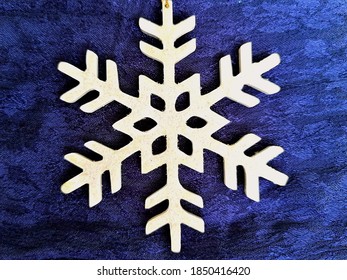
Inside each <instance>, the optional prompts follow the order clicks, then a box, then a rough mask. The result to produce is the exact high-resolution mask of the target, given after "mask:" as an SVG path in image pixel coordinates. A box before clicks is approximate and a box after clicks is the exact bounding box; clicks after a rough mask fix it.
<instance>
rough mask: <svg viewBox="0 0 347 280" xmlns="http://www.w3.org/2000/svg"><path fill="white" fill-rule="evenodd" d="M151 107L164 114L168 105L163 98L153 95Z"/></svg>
mask: <svg viewBox="0 0 347 280" xmlns="http://www.w3.org/2000/svg"><path fill="white" fill-rule="evenodd" d="M151 106H152V107H153V108H154V109H157V110H159V111H162V112H164V111H165V107H166V104H165V101H164V99H163V98H161V97H159V96H157V95H155V94H152V95H151Z"/></svg>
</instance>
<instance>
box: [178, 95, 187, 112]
mask: <svg viewBox="0 0 347 280" xmlns="http://www.w3.org/2000/svg"><path fill="white" fill-rule="evenodd" d="M189 105H190V97H189V92H184V93H182V94H181V95H180V96H178V97H177V99H176V104H175V108H176V111H177V112H181V111H183V110H185V109H187V108H188V107H189Z"/></svg>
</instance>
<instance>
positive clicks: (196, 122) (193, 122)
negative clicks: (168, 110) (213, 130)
mask: <svg viewBox="0 0 347 280" xmlns="http://www.w3.org/2000/svg"><path fill="white" fill-rule="evenodd" d="M206 124H207V121H205V120H204V119H202V118H200V117H196V116H194V117H191V118H190V119H189V120H187V125H188V126H189V127H191V128H203V127H204V126H205V125H206Z"/></svg>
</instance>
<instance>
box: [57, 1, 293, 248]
mask: <svg viewBox="0 0 347 280" xmlns="http://www.w3.org/2000/svg"><path fill="white" fill-rule="evenodd" d="M162 2H163V6H162V15H163V24H162V25H161V26H159V25H156V24H154V23H152V22H150V21H148V20H146V19H143V18H140V20H139V25H140V28H141V30H142V31H143V32H144V33H146V34H148V35H150V36H153V37H155V38H157V39H159V40H161V42H162V44H163V48H162V49H158V48H156V47H154V46H151V45H149V44H147V43H145V42H142V41H141V42H140V49H141V51H142V52H143V53H144V54H145V55H147V56H148V57H150V58H153V59H155V60H157V61H159V62H161V63H162V64H163V71H164V82H163V83H162V84H159V83H157V82H155V81H153V80H151V79H150V78H148V77H146V76H143V75H140V76H139V97H133V96H131V95H128V94H126V93H124V92H122V91H121V89H120V88H119V82H118V73H117V65H116V63H115V62H113V61H111V60H108V61H107V64H106V67H107V79H106V81H102V80H100V79H99V78H98V57H97V55H96V54H95V53H93V52H92V51H89V50H88V51H87V54H86V70H85V71H82V70H80V69H78V68H76V67H75V66H72V65H71V64H69V63H66V62H61V63H59V66H58V69H59V70H60V71H61V72H63V73H65V74H66V75H68V76H70V77H72V78H74V79H75V80H77V81H79V82H80V83H79V85H78V86H76V87H75V88H73V89H71V90H70V91H68V92H66V93H65V94H63V95H62V96H61V99H62V100H63V101H65V102H68V103H73V102H76V101H77V100H79V99H80V98H82V97H83V96H84V95H86V94H87V93H88V92H90V91H93V90H96V91H98V92H99V96H98V97H97V98H96V99H94V100H92V101H90V102H88V103H86V104H84V105H83V106H81V110H82V111H84V112H87V113H93V112H95V111H96V110H98V109H99V108H101V107H103V106H105V105H107V104H109V103H111V102H112V101H117V102H119V103H121V104H123V105H125V106H126V107H128V108H130V109H131V113H130V114H129V115H127V116H126V117H125V118H123V119H121V120H119V121H117V122H116V123H115V124H114V125H113V127H114V128H115V129H117V130H119V131H122V132H124V133H126V134H127V135H129V136H130V137H131V138H132V141H131V142H130V143H129V144H127V145H125V146H124V147H123V148H121V149H118V150H113V149H111V148H109V147H106V146H105V145H103V144H100V143H98V142H95V141H90V142H87V143H85V146H86V147H87V148H88V149H90V150H92V151H94V152H96V153H98V154H99V155H101V156H102V160H100V161H91V160H89V159H88V158H86V157H84V156H82V155H80V154H77V153H70V154H67V155H66V156H65V159H66V160H67V161H69V162H71V163H73V164H74V165H76V166H78V167H80V168H81V169H82V172H81V173H80V174H78V175H77V176H75V177H73V178H72V179H70V180H69V181H67V182H66V183H65V184H63V185H62V192H63V193H66V194H68V193H71V192H73V191H74V190H76V189H78V188H81V187H82V186H84V185H86V184H87V185H88V186H89V206H90V207H93V206H95V205H96V204H98V203H99V202H100V201H101V200H102V185H101V178H102V174H103V173H104V172H105V171H109V172H110V178H111V191H112V193H115V192H117V191H119V190H120V188H121V166H122V162H123V161H124V160H125V159H126V158H128V157H129V156H130V155H132V154H134V153H136V152H138V151H140V152H141V172H142V173H143V174H144V173H148V172H150V171H152V170H154V169H156V168H158V167H160V166H163V165H166V171H167V183H166V185H165V186H163V187H162V188H161V189H159V190H158V191H156V192H155V193H153V194H152V195H150V196H149V197H148V198H147V199H146V202H145V208H146V209H149V208H152V207H154V206H156V205H157V204H159V203H161V202H163V201H164V200H168V202H169V206H168V208H167V210H165V211H164V212H163V213H161V214H159V215H157V216H155V217H153V218H152V219H150V220H149V221H148V223H147V225H146V234H150V233H152V232H154V231H156V230H157V229H159V228H161V227H163V226H164V225H167V224H169V226H170V235H171V250H172V251H173V252H179V251H180V250H181V224H185V225H187V226H189V227H191V228H193V229H195V230H197V231H200V232H204V221H203V220H202V219H201V218H200V217H198V216H196V215H193V214H192V213H189V212H188V211H186V210H185V209H183V207H182V206H181V203H180V201H181V200H185V201H187V202H189V203H192V204H194V205H196V206H198V207H200V208H202V207H203V200H202V198H201V197H200V196H199V195H197V194H195V193H192V192H190V191H188V190H186V189H185V188H184V187H183V186H182V185H181V183H180V180H179V175H178V170H179V165H181V164H182V165H185V166H187V167H189V168H192V169H194V170H196V171H198V172H204V162H203V151H204V149H208V150H210V151H212V152H215V153H217V154H219V155H220V156H221V157H222V158H223V160H224V174H225V175H224V183H225V185H226V186H227V187H228V188H230V189H232V190H236V189H237V176H236V174H237V171H236V170H237V166H242V167H243V168H244V170H245V194H246V195H247V197H249V198H250V199H252V200H255V201H259V178H260V177H262V178H265V179H267V180H269V181H271V182H273V183H275V184H278V185H281V186H284V185H285V184H286V182H287V180H288V177H287V176H286V175H285V174H283V173H281V172H279V171H277V170H275V169H273V168H272V167H270V166H268V165H267V164H268V162H269V161H270V160H272V159H273V158H275V157H277V156H278V155H279V154H281V153H282V152H283V149H282V148H281V147H278V146H270V147H267V148H266V149H264V150H262V151H260V152H259V153H257V154H255V155H253V156H247V155H246V154H245V151H246V150H247V149H249V148H250V147H252V146H253V145H254V144H256V143H257V142H259V141H260V140H261V138H260V137H258V136H256V135H254V134H247V135H245V136H244V137H242V138H241V139H240V140H239V141H238V142H236V143H235V144H233V145H227V144H224V143H221V142H219V141H217V140H216V139H214V138H212V136H211V135H212V134H213V133H215V132H216V131H218V130H219V129H220V128H222V127H223V126H225V125H226V124H228V123H229V121H228V120H227V119H225V118H224V117H222V116H220V115H219V114H217V113H216V112H214V111H212V110H211V106H212V105H214V104H215V103H216V102H218V101H219V100H221V99H223V98H229V99H230V100H232V101H235V102H237V103H239V104H242V105H244V106H246V107H254V106H256V105H257V104H258V103H259V99H258V98H256V97H254V96H252V95H250V94H248V93H245V92H243V91H242V89H243V87H244V86H245V85H247V86H250V87H252V88H254V89H257V90H259V91H261V92H263V93H265V94H275V93H277V92H278V91H279V90H280V88H279V87H278V86H277V85H275V84H273V83H272V82H270V81H268V80H266V79H264V78H262V74H263V73H265V72H267V71H269V70H270V69H272V68H274V67H275V66H277V65H278V64H279V63H280V57H279V55H278V54H272V55H270V56H268V57H266V58H265V59H263V60H261V61H260V62H257V63H254V62H253V61H252V47H251V43H246V44H244V45H242V46H241V48H240V49H239V56H240V60H239V63H240V73H239V74H238V75H234V74H233V70H232V62H231V58H230V56H229V55H228V56H224V57H223V58H221V60H220V85H219V87H218V88H216V89H215V90H213V91H211V92H210V93H208V94H204V95H202V94H201V92H200V75H199V74H194V75H192V76H191V77H190V78H188V79H186V80H185V81H183V82H181V83H176V82H175V64H176V63H177V62H179V61H180V60H182V59H183V58H185V57H186V56H188V55H189V54H191V53H193V52H194V51H195V49H196V41H195V39H192V40H190V41H188V42H187V43H185V44H183V45H182V46H180V47H178V48H176V47H175V46H174V42H175V41H176V40H177V39H178V38H180V37H181V36H183V35H185V34H186V33H188V32H190V31H192V30H193V29H194V28H195V16H191V17H189V18H188V19H186V20H184V21H182V22H180V23H178V24H173V12H172V1H168V4H169V5H166V4H165V1H162ZM166 2H167V1H166ZM186 92H188V93H189V98H190V105H189V106H188V107H187V108H185V109H184V110H177V109H176V106H175V104H176V101H177V99H178V98H179V97H180V95H181V94H183V93H186ZM153 98H157V99H159V100H160V101H161V102H162V104H163V107H165V108H158V107H157V106H154V105H153V103H151V101H153ZM194 118H195V119H196V118H197V119H199V120H203V121H202V122H200V124H201V125H199V126H198V127H197V126H196V125H192V123H194V121H193V120H194ZM148 120H150V121H152V124H153V125H152V126H150V127H148V128H147V129H140V128H139V126H138V125H137V124H139V123H140V122H142V121H148ZM180 135H181V136H184V137H186V138H188V139H189V140H190V141H191V142H192V143H193V151H192V153H191V154H190V155H187V154H186V153H184V152H182V151H181V150H180V149H179V148H178V137H179V136H180ZM160 137H165V138H166V150H165V151H163V152H162V153H159V154H154V153H153V151H152V144H153V142H154V141H156V140H157V139H158V138H160Z"/></svg>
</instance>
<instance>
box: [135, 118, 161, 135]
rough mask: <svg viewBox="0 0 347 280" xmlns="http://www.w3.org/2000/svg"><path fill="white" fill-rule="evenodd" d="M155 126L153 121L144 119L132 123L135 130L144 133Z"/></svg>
mask: <svg viewBox="0 0 347 280" xmlns="http://www.w3.org/2000/svg"><path fill="white" fill-rule="evenodd" d="M156 125H157V123H156V121H155V120H152V119H151V118H144V119H142V120H140V121H138V122H136V123H134V127H135V128H136V129H137V130H140V131H142V132H146V131H149V130H151V129H152V128H154V127H155V126H156Z"/></svg>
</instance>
